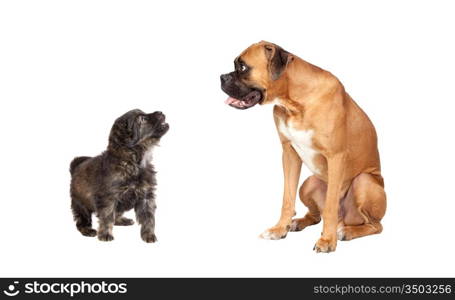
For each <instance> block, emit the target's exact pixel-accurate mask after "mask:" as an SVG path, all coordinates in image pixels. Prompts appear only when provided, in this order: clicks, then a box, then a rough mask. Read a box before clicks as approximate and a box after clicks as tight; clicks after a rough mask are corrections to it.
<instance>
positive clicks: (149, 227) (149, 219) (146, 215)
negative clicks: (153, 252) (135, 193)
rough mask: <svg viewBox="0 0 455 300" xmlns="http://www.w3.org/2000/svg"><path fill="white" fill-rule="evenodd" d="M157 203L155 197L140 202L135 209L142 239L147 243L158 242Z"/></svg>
mask: <svg viewBox="0 0 455 300" xmlns="http://www.w3.org/2000/svg"><path fill="white" fill-rule="evenodd" d="M155 209H156V205H155V201H154V198H153V195H152V196H151V197H148V198H146V199H143V200H138V201H137V202H136V205H135V207H134V210H135V211H136V219H137V221H138V222H139V224H141V238H142V240H144V242H146V243H154V242H156V241H157V238H156V235H155Z"/></svg>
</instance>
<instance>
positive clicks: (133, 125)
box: [126, 118, 140, 147]
mask: <svg viewBox="0 0 455 300" xmlns="http://www.w3.org/2000/svg"><path fill="white" fill-rule="evenodd" d="M127 127H128V132H129V134H130V135H129V138H128V139H127V140H126V144H127V146H128V147H134V146H136V145H137V143H138V142H139V140H140V132H139V124H137V121H136V118H130V119H128V121H127Z"/></svg>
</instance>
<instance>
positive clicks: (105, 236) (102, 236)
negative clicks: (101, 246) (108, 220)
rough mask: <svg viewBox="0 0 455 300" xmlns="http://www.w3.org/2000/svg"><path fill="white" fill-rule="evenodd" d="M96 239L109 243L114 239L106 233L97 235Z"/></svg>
mask: <svg viewBox="0 0 455 300" xmlns="http://www.w3.org/2000/svg"><path fill="white" fill-rule="evenodd" d="M98 239H99V240H100V241H103V242H110V241H112V240H113V239H114V236H113V235H112V234H110V233H108V232H103V233H98Z"/></svg>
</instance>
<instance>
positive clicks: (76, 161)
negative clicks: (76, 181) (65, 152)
mask: <svg viewBox="0 0 455 300" xmlns="http://www.w3.org/2000/svg"><path fill="white" fill-rule="evenodd" d="M89 158H90V157H88V156H79V157H75V158H74V159H73V160H72V161H71V164H70V173H71V175H73V173H74V170H76V168H77V166H79V165H80V164H81V163H83V162H84V161H86V160H87V159H89Z"/></svg>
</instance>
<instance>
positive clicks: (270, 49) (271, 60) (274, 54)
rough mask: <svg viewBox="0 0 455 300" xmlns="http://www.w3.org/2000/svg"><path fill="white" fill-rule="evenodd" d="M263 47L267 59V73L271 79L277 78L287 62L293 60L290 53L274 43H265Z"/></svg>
mask: <svg viewBox="0 0 455 300" xmlns="http://www.w3.org/2000/svg"><path fill="white" fill-rule="evenodd" d="M264 49H265V56H266V57H267V59H268V69H269V74H270V76H271V77H272V80H277V79H278V78H280V76H281V74H283V72H284V70H285V69H286V67H287V65H288V63H289V62H291V61H292V60H293V57H292V54H290V53H289V52H287V51H286V50H284V49H283V48H281V47H279V46H277V45H274V44H266V45H265V46H264Z"/></svg>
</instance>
